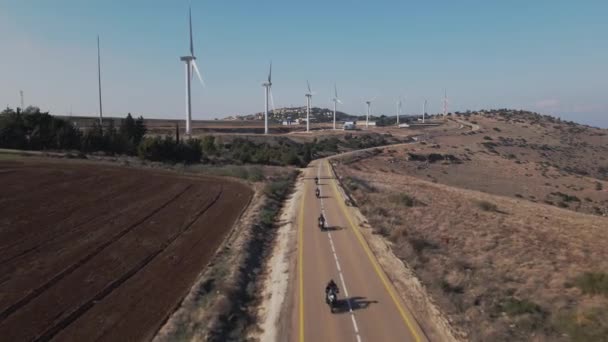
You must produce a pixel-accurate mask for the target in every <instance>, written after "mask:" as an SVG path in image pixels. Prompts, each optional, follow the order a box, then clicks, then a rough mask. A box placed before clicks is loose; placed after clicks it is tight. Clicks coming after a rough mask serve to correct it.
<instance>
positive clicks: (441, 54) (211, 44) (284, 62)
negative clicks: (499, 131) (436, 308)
mask: <svg viewBox="0 0 608 342" xmlns="http://www.w3.org/2000/svg"><path fill="white" fill-rule="evenodd" d="M192 6H193V21H194V23H193V24H194V40H195V54H196V55H197V57H198V60H197V62H198V65H199V68H200V69H201V72H202V73H203V77H204V78H205V82H206V84H207V86H206V88H203V87H201V86H200V84H198V83H195V84H194V86H193V116H194V118H195V119H206V118H214V117H224V116H227V115H232V114H243V113H252V112H258V111H261V110H262V109H263V105H264V102H263V88H262V87H261V83H262V82H263V80H264V79H265V77H266V73H267V69H268V62H269V61H270V60H271V59H272V61H273V93H274V99H275V103H276V105H277V107H280V106H289V105H298V106H299V105H304V104H305V97H304V93H305V91H306V80H310V83H311V85H312V87H313V91H315V92H316V95H315V96H314V97H313V105H314V106H322V107H329V106H330V102H329V99H330V97H331V96H332V92H333V91H332V89H333V84H334V82H336V83H337V84H338V91H339V93H340V97H341V99H342V101H344V105H343V106H342V107H341V109H343V110H345V111H347V112H349V113H353V114H358V113H362V112H363V111H364V109H365V107H364V105H363V101H364V100H365V99H366V98H370V97H376V100H375V102H374V105H373V111H374V112H375V113H386V114H393V113H394V112H395V102H396V100H397V98H398V97H399V96H402V97H403V98H404V103H405V105H404V111H405V112H406V113H420V112H421V109H422V102H423V99H425V98H426V99H428V101H429V106H428V111H429V112H439V111H440V110H441V98H442V96H443V95H442V94H443V89H444V88H447V91H448V97H449V98H450V110H461V111H463V110H466V109H479V108H500V107H510V108H518V109H519V108H522V109H530V110H534V111H539V112H542V113H547V114H553V115H557V116H561V117H563V118H566V119H569V120H574V121H577V122H583V123H589V124H593V125H597V126H601V127H608V20H606V15H607V13H608V1H592V0H588V1H580V2H575V1H561V0H553V1H544V0H535V1H519V0H514V1H500V2H499V1H466V0H463V1H432V2H429V1H426V2H423V1H373V2H372V1H358V0H351V1H332V2H329V1H317V0H309V1H306V2H302V1H298V2H295V1H279V0H269V1H265V0H258V1H251V0H233V1H197V0H193V1H192ZM187 7H188V1H187V0H184V1H156V0H154V1H153V0H147V1H116V0H104V1H101V0H95V1H93V0H91V1H82V0H54V1H47V0H0V46H2V47H3V48H2V53H1V54H0V106H2V107H4V106H5V105H9V106H13V107H15V106H18V105H19V90H20V89H23V90H24V92H25V101H26V103H27V104H35V105H38V106H40V107H41V108H43V109H48V110H51V112H52V113H57V114H63V113H68V112H69V111H70V110H72V112H73V113H74V114H75V115H76V114H78V115H93V114H95V113H96V112H97V106H98V105H97V85H96V84H97V83H96V82H97V79H96V77H97V76H96V62H97V61H96V53H97V52H96V35H97V34H98V33H99V34H100V35H101V45H102V63H103V64H102V68H103V76H102V82H103V91H104V112H105V114H106V115H120V116H123V115H125V114H126V113H127V112H132V113H136V114H137V115H139V114H143V115H144V116H145V117H155V118H182V117H183V116H184V114H183V113H184V70H183V64H182V62H180V61H179V56H181V55H185V54H187V52H188V37H187Z"/></svg>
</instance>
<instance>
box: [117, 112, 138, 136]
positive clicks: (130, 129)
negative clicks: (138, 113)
mask: <svg viewBox="0 0 608 342" xmlns="http://www.w3.org/2000/svg"><path fill="white" fill-rule="evenodd" d="M118 131H119V132H120V134H121V135H122V136H124V137H126V138H127V139H129V140H132V139H134V138H135V133H136V127H135V120H133V117H132V116H131V113H129V114H127V117H126V118H125V119H124V120H122V122H121V123H120V128H119V130H118Z"/></svg>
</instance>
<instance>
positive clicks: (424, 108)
mask: <svg viewBox="0 0 608 342" xmlns="http://www.w3.org/2000/svg"><path fill="white" fill-rule="evenodd" d="M425 115H426V99H424V104H423V105H422V123H424V116H425Z"/></svg>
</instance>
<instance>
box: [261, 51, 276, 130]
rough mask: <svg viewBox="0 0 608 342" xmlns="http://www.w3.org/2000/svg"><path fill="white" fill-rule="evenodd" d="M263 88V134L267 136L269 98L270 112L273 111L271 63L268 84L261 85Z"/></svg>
mask: <svg viewBox="0 0 608 342" xmlns="http://www.w3.org/2000/svg"><path fill="white" fill-rule="evenodd" d="M262 86H263V87H264V94H265V97H264V99H265V100H264V134H268V97H269V96H270V103H271V104H272V110H273V111H274V99H273V98H272V62H270V69H269V70H268V82H265V83H263V84H262Z"/></svg>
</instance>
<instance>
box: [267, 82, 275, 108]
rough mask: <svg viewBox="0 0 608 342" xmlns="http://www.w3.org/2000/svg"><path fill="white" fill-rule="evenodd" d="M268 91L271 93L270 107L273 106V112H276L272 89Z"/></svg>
mask: <svg viewBox="0 0 608 342" xmlns="http://www.w3.org/2000/svg"><path fill="white" fill-rule="evenodd" d="M268 91H269V92H270V105H271V106H272V112H273V113H274V112H275V107H274V97H273V96H272V87H270V88H268Z"/></svg>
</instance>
